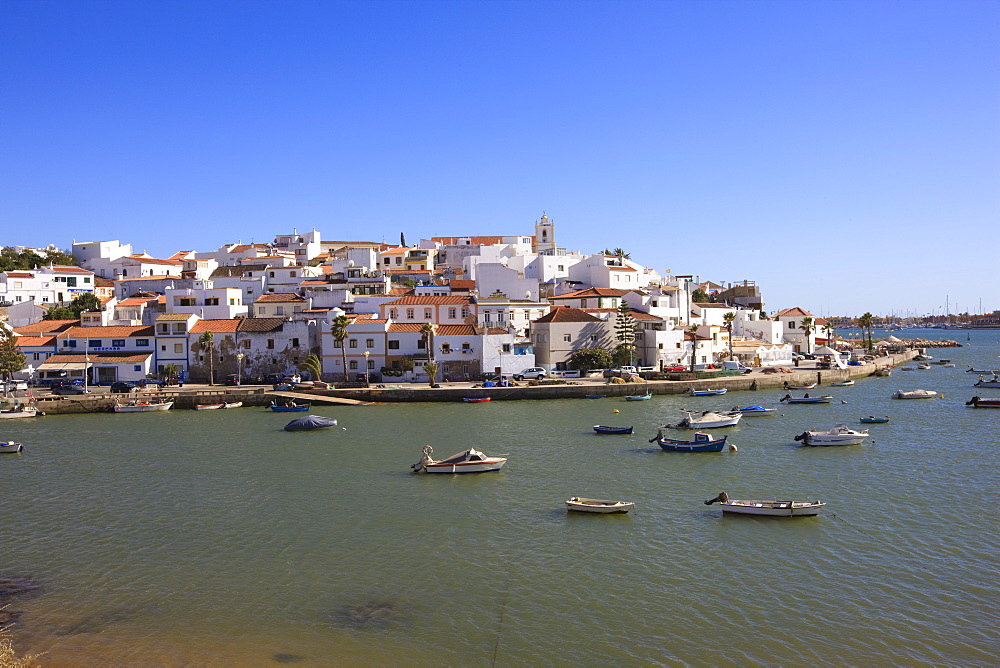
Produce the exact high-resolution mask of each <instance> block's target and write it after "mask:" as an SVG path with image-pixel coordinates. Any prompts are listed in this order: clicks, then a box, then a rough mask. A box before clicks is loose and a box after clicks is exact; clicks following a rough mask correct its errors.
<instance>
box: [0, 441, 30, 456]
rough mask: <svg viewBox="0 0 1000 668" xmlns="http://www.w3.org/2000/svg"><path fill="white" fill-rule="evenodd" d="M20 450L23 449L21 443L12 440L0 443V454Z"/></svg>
mask: <svg viewBox="0 0 1000 668" xmlns="http://www.w3.org/2000/svg"><path fill="white" fill-rule="evenodd" d="M21 450H24V445H23V444H21V443H15V442H14V441H6V442H3V443H0V454H2V453H13V452H21Z"/></svg>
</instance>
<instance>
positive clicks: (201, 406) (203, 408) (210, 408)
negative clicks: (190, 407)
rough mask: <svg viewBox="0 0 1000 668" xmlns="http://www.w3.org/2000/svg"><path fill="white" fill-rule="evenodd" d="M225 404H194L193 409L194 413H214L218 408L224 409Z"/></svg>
mask: <svg viewBox="0 0 1000 668" xmlns="http://www.w3.org/2000/svg"><path fill="white" fill-rule="evenodd" d="M225 406H226V404H224V403H222V404H195V405H194V409H195V410H196V411H214V410H218V409H220V408H225Z"/></svg>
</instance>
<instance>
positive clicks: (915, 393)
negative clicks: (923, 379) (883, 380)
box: [892, 390, 938, 399]
mask: <svg viewBox="0 0 1000 668" xmlns="http://www.w3.org/2000/svg"><path fill="white" fill-rule="evenodd" d="M937 395H938V393H937V392H935V391H934V390H909V391H906V390H896V391H895V392H894V393H893V394H892V398H893V399H934V398H936V397H937Z"/></svg>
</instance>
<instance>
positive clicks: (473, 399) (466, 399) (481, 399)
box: [462, 397, 493, 404]
mask: <svg viewBox="0 0 1000 668" xmlns="http://www.w3.org/2000/svg"><path fill="white" fill-rule="evenodd" d="M492 398H493V397H462V401H464V402H465V403H467V404H483V403H486V402H487V401H489V400H490V399H492Z"/></svg>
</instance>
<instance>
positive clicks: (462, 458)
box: [410, 445, 507, 473]
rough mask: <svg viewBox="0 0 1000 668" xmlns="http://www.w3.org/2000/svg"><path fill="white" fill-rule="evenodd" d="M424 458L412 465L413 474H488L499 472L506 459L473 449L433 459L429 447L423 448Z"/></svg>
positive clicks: (432, 450)
mask: <svg viewBox="0 0 1000 668" xmlns="http://www.w3.org/2000/svg"><path fill="white" fill-rule="evenodd" d="M423 453H424V456H423V457H421V458H420V461H419V462H417V463H416V464H414V465H412V466H411V467H410V468H411V469H413V472H414V473H419V472H420V471H425V472H427V473H489V472H491V471H499V470H500V469H501V468H503V465H504V464H506V463H507V458H506V457H490V456H489V455H486V454H483V453H482V452H479V451H478V450H476V449H475V448H469V449H468V450H463V451H462V452H459V453H456V454H454V455H452V456H451V457H448V458H446V459H440V460H438V459H434V458H432V457H431V455H432V454H434V448H432V447H431V446H429V445H425V446H424V447H423Z"/></svg>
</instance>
